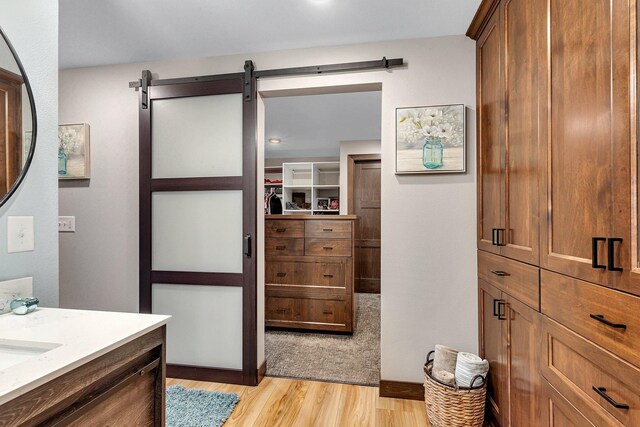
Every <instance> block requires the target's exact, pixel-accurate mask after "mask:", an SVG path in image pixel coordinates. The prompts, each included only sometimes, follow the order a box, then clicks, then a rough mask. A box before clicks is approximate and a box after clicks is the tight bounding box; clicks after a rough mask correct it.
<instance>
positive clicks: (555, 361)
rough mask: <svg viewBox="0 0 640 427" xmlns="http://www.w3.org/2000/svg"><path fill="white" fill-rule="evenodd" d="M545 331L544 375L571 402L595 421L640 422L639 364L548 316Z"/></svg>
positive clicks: (608, 423)
mask: <svg viewBox="0 0 640 427" xmlns="http://www.w3.org/2000/svg"><path fill="white" fill-rule="evenodd" d="M542 331H543V335H542V336H543V352H542V354H543V355H544V357H543V361H542V375H543V376H544V377H545V378H546V379H547V380H548V381H549V382H550V383H551V384H552V385H553V386H554V387H555V388H556V389H557V390H558V391H559V392H560V393H561V394H562V395H564V396H565V398H567V400H568V401H569V402H571V403H572V404H573V405H574V406H575V407H576V408H577V409H578V410H579V411H580V412H581V413H583V414H585V416H586V417H587V418H589V420H590V421H591V422H593V423H594V424H595V425H614V424H616V421H617V422H620V423H622V424H623V425H626V426H640V370H639V369H638V368H636V367H635V366H633V365H631V364H629V363H628V362H625V361H623V360H622V359H620V358H618V357H616V356H614V355H613V354H611V353H609V352H608V351H606V350H604V349H602V348H601V347H599V346H597V345H595V344H593V343H592V342H590V341H588V340H586V339H585V338H583V337H581V336H579V335H578V334H576V333H575V332H572V331H570V330H569V329H567V328H565V327H563V326H561V325H560V324H558V323H556V322H554V321H553V320H551V319H549V318H548V317H545V318H544V320H543V327H542ZM598 390H599V392H598ZM607 399H612V400H611V401H608V400H607ZM616 403H617V404H625V405H628V408H617V407H616V406H615V404H616ZM611 417H613V418H615V420H611ZM612 421H613V422H612Z"/></svg>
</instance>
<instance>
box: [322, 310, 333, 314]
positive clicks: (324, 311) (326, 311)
mask: <svg viewBox="0 0 640 427" xmlns="http://www.w3.org/2000/svg"><path fill="white" fill-rule="evenodd" d="M322 314H333V311H331V310H322Z"/></svg>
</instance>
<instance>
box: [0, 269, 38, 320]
mask: <svg viewBox="0 0 640 427" xmlns="http://www.w3.org/2000/svg"><path fill="white" fill-rule="evenodd" d="M32 296H33V277H25V278H23V279H15V280H7V281H5V282H0V314H2V313H8V312H10V311H11V308H10V307H9V303H10V302H11V300H13V299H15V298H26V297H32Z"/></svg>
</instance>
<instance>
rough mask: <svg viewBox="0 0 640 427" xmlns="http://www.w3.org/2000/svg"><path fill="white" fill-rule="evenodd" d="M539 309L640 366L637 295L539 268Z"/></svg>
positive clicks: (639, 318)
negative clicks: (540, 270) (540, 271)
mask: <svg viewBox="0 0 640 427" xmlns="http://www.w3.org/2000/svg"><path fill="white" fill-rule="evenodd" d="M540 289H541V308H542V312H543V313H544V314H546V315H547V316H549V317H550V318H552V319H553V320H556V321H557V322H558V323H560V324H562V325H564V326H566V327H567V328H569V329H571V330H573V331H575V332H577V333H578V334H580V335H582V336H584V337H585V338H587V339H589V340H590V341H593V342H595V343H596V344H599V345H601V346H602V347H604V348H606V349H607V350H609V351H611V352H612V353H614V354H616V355H618V356H620V357H621V358H623V359H625V360H627V361H629V362H631V363H632V364H634V365H636V366H640V315H638V313H640V298H639V297H636V296H632V295H629V294H625V293H622V292H619V291H615V290H612V289H609V288H605V287H603V286H598V285H593V284H591V283H588V282H584V281H582V280H577V279H573V278H570V277H567V276H563V275H561V274H557V273H552V272H549V271H546V270H542V273H541V283H540Z"/></svg>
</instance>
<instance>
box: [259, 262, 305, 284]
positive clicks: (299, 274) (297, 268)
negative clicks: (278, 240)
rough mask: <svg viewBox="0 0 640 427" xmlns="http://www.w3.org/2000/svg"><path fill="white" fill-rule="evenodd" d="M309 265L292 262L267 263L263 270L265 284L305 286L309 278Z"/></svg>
mask: <svg viewBox="0 0 640 427" xmlns="http://www.w3.org/2000/svg"><path fill="white" fill-rule="evenodd" d="M309 267H310V264H309V263H304V262H292V261H268V262H267V263H266V268H265V274H264V276H265V277H264V278H265V283H266V284H267V285H269V284H276V285H298V284H300V285H305V284H307V283H308V282H309V277H310V276H311V274H310V273H311V272H310V268H309Z"/></svg>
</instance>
